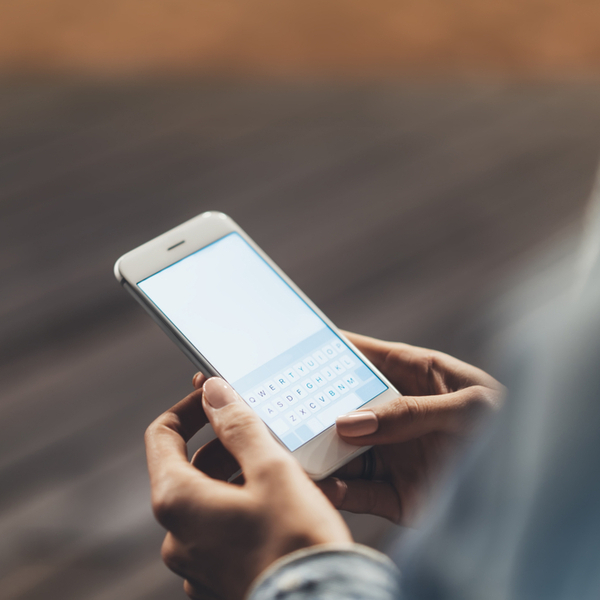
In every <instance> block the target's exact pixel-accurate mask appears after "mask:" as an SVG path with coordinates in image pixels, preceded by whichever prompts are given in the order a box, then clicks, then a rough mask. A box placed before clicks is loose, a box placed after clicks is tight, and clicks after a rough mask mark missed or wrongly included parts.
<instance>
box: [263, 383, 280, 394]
mask: <svg viewBox="0 0 600 600" xmlns="http://www.w3.org/2000/svg"><path fill="white" fill-rule="evenodd" d="M265 387H266V388H267V390H268V391H269V392H270V393H271V394H274V393H275V392H277V391H278V390H279V386H278V385H277V384H276V383H275V382H274V381H267V383H265Z"/></svg>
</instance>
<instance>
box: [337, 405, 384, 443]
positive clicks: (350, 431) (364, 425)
mask: <svg viewBox="0 0 600 600" xmlns="http://www.w3.org/2000/svg"><path fill="white" fill-rule="evenodd" d="M335 425H336V427H337V430H338V433H341V434H342V435H347V436H348V437H359V436H361V435H369V434H370V433H375V432H376V431H377V426H378V422H377V415H376V414H375V413H374V412H373V411H372V410H357V411H355V412H351V413H348V414H347V415H343V416H342V417H338V419H337V420H336V422H335Z"/></svg>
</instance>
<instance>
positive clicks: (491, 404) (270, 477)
mask: <svg viewBox="0 0 600 600" xmlns="http://www.w3.org/2000/svg"><path fill="white" fill-rule="evenodd" d="M347 336H348V337H349V339H350V340H351V341H352V342H353V343H354V344H355V345H356V346H357V347H358V348H359V349H360V350H361V351H362V352H363V353H364V354H365V355H366V356H367V357H368V358H369V359H370V360H371V361H372V362H373V364H375V366H377V367H378V368H379V369H380V370H381V371H382V372H383V373H384V374H385V375H386V377H388V379H389V380H390V381H391V382H392V383H393V384H394V385H395V386H396V387H397V388H398V389H399V391H400V392H401V393H402V394H404V395H403V396H401V397H399V398H397V399H395V400H393V401H391V402H390V403H388V404H386V405H384V406H381V407H377V408H375V409H374V410H373V411H372V413H373V414H374V418H373V416H371V415H370V416H369V419H370V421H371V425H370V427H371V429H373V428H374V429H373V433H369V434H366V435H360V436H356V428H354V429H352V427H350V428H348V427H347V426H346V427H344V424H343V423H341V422H340V423H339V424H338V426H337V427H338V433H339V434H340V435H341V436H342V437H343V438H344V439H345V440H346V441H348V442H349V443H351V444H355V445H374V446H375V450H374V457H375V477H374V480H373V481H365V480H362V479H360V474H361V472H362V470H363V464H364V463H363V460H364V459H363V458H362V457H358V458H357V459H355V460H354V461H352V462H351V463H349V464H348V465H346V466H345V467H344V468H343V469H342V470H340V471H339V472H338V473H337V474H336V477H332V478H329V479H327V480H324V481H322V482H320V483H319V484H315V483H314V482H312V481H311V480H310V479H309V478H308V476H307V475H306V473H305V472H304V471H303V470H302V468H301V467H300V465H299V464H298V463H297V462H296V460H295V459H294V458H293V456H292V455H291V454H290V453H289V452H288V451H287V450H285V449H284V448H283V447H282V446H281V445H280V444H279V443H277V442H276V441H275V439H274V438H273V437H272V436H271V434H270V433H269V430H268V429H267V427H266V426H265V424H264V423H263V422H262V421H261V420H260V418H259V417H258V416H257V415H256V413H254V412H253V411H252V410H251V409H250V408H249V407H248V406H247V405H246V404H245V403H244V401H243V400H241V399H240V398H239V396H237V394H235V392H234V391H233V390H232V389H231V388H230V387H229V386H228V384H226V383H225V382H224V381H222V380H220V379H217V378H212V379H210V380H208V381H206V380H205V378H204V376H202V375H201V374H198V375H196V376H195V377H194V386H195V387H196V391H194V392H192V393H191V394H190V395H189V396H187V397H186V398H184V399H183V400H182V401H181V402H179V403H178V404H176V405H175V406H174V407H172V408H171V409H169V410H168V411H166V412H165V413H164V414H162V415H161V416H160V417H158V419H156V420H155V421H154V422H153V423H152V424H151V425H150V427H149V428H148V430H147V431H146V437H145V440H146V450H147V458H148V468H149V472H150V483H151V489H152V506H153V510H154V514H155V516H156V518H157V520H158V521H159V523H160V524H161V525H162V526H163V527H164V528H165V529H166V530H167V535H166V537H165V541H164V543H163V548H162V556H163V560H164V561H165V563H166V565H167V566H168V567H169V568H170V569H171V570H172V571H174V572H175V573H177V574H178V575H180V576H181V577H183V578H184V580H185V583H184V589H185V591H186V593H187V594H188V595H189V596H190V597H191V598H202V599H212V598H227V599H231V600H236V599H239V598H243V596H244V594H245V593H246V591H247V590H248V588H249V586H250V585H251V583H252V581H253V580H254V579H255V578H256V577H257V576H258V575H259V574H260V573H261V572H262V571H263V570H264V569H265V568H267V567H268V566H269V565H271V564H272V563H273V562H274V561H276V560H277V559H278V558H280V557H282V556H285V555H286V554H288V553H290V552H292V551H294V550H297V549H300V548H306V547H310V546H315V545H319V544H325V543H342V544H343V543H350V542H351V541H352V538H351V535H350V532H349V531H348V528H347V526H346V525H345V523H344V521H343V519H342V518H341V516H340V515H339V513H338V512H337V510H335V508H340V509H344V510H349V511H352V512H362V513H371V514H375V515H380V516H383V517H386V518H388V519H390V520H392V521H394V522H402V523H409V522H412V520H414V516H415V514H416V512H417V511H418V509H419V507H421V506H423V505H424V502H425V498H426V497H427V496H428V495H429V493H430V491H431V489H432V487H433V482H434V481H435V480H436V478H437V476H438V474H439V471H440V470H441V469H442V467H443V465H444V464H447V462H448V461H449V460H450V458H451V456H453V454H454V453H455V451H456V450H457V448H459V447H460V446H461V445H462V444H463V443H464V442H465V440H468V439H469V437H470V436H472V435H473V432H474V430H475V427H476V425H477V423H479V422H480V421H481V417H482V416H483V415H484V414H486V413H489V412H490V411H491V410H493V409H494V408H495V407H496V406H497V405H498V404H499V402H500V398H501V395H502V389H503V388H502V386H501V385H500V384H499V383H498V382H497V381H496V380H495V379H493V378H492V377H490V376H489V375H487V374H486V373H484V372H483V371H481V370H479V369H477V368H475V367H472V366H470V365H468V364H466V363H463V362H461V361H459V360H457V359H455V358H452V357H450V356H448V355H445V354H442V353H440V352H435V351H432V350H426V349H423V348H415V347H413V346H408V345H406V344H398V343H391V342H383V341H380V340H375V339H372V338H368V337H364V336H359V335H356V334H347ZM224 400H226V403H224ZM207 423H210V424H211V425H212V426H213V429H214V430H215V433H216V434H217V438H218V439H216V440H213V441H211V442H209V443H208V444H206V445H205V446H203V447H202V448H200V450H198V452H197V453H196V454H195V455H194V457H193V458H192V460H191V461H189V460H188V456H187V447H186V443H187V441H188V440H189V439H190V438H191V437H192V436H193V435H194V434H195V433H196V432H197V431H199V430H200V429H201V428H202V427H204V426H205V425H206V424H207ZM239 468H241V469H242V470H243V473H244V475H243V477H238V478H237V479H236V480H235V482H234V483H227V480H228V479H230V478H231V476H232V475H233V474H235V473H236V471H237V470H238V469H239ZM334 507H335V508H334Z"/></svg>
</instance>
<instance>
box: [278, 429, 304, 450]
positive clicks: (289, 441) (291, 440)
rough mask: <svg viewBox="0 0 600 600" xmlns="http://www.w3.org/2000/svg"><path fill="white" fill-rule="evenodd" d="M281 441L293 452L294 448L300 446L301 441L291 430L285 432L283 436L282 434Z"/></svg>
mask: <svg viewBox="0 0 600 600" xmlns="http://www.w3.org/2000/svg"><path fill="white" fill-rule="evenodd" d="M281 441H282V442H283V443H284V444H285V445H286V446H287V447H288V448H289V449H290V450H291V451H292V452H293V451H294V450H296V449H297V448H299V447H300V446H302V442H301V441H300V438H299V437H298V436H297V435H296V434H295V433H294V432H293V431H291V432H290V433H287V434H286V435H285V436H283V437H282V438H281Z"/></svg>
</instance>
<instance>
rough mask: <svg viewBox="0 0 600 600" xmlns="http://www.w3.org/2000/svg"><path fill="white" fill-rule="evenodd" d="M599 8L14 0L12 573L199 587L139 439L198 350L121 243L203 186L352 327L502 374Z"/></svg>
mask: <svg viewBox="0 0 600 600" xmlns="http://www.w3.org/2000/svg"><path fill="white" fill-rule="evenodd" d="M599 30H600V4H599V3H598V2H594V1H592V0H574V1H570V2H568V1H566V0H546V1H543V2H542V1H540V0H518V1H517V0H503V1H500V0H489V1H487V2H481V1H476V0H457V1H455V2H446V1H442V0H428V1H423V0H419V1H416V0H401V1H397V2H390V1H387V0H373V1H371V2H358V1H354V0H344V1H341V0H331V1H329V2H326V3H323V2H315V1H312V0H303V1H299V0H288V1H285V2H282V1H281V0H278V1H275V0H251V1H248V2H244V3H242V2H229V1H218V2H217V1H215V0H208V1H205V2H201V3H194V2H190V1H189V0H170V1H168V2H167V1H166V0H145V1H143V2H142V1H141V0H120V1H111V0H105V1H104V2H97V1H95V0H94V1H88V2H84V3H82V2H79V1H75V0H47V1H42V0H19V1H18V2H16V1H5V2H2V3H0V357H1V358H0V597H1V598H2V599H3V600H16V599H19V600H37V599H40V600H41V599H42V598H43V599H44V600H48V599H52V600H54V599H61V600H75V599H77V600H110V599H124V600H162V599H164V600H166V599H167V598H168V599H170V600H171V599H174V598H184V597H185V596H184V593H183V590H182V587H181V581H180V580H179V579H178V578H177V577H176V576H174V575H172V574H171V573H170V572H169V571H168V570H167V569H166V567H164V566H163V565H162V563H161V561H160V557H159V549H160V544H161V541H162V536H163V532H162V531H161V529H160V527H159V526H158V525H157V524H156V523H155V522H154V520H153V518H152V515H151V511H150V506H149V490H148V483H147V475H146V467H145V459H144V449H143V443H142V435H143V432H144V429H145V427H146V426H147V424H148V423H150V421H152V419H153V418H154V417H155V416H156V415H158V414H159V413H160V412H162V411H163V410H165V409H166V408H167V407H169V406H170V405H172V404H173V403H174V402H176V401H177V400H179V399H180V398H181V397H182V396H184V395H185V394H187V393H188V392H189V391H190V390H191V377H192V375H193V373H194V369H193V368H192V366H191V365H190V364H189V363H188V361H187V360H186V359H185V357H184V356H183V355H182V354H181V353H180V352H179V351H178V350H177V348H176V347H175V346H173V344H172V343H171V342H170V341H169V340H168V339H167V338H166V337H165V336H164V335H163V334H162V333H161V332H160V331H159V330H158V328H157V327H156V326H155V325H154V324H153V323H152V322H151V321H150V319H149V318H148V317H146V316H145V315H144V314H143V313H142V311H141V309H139V308H138V306H137V305H136V304H135V303H134V302H133V301H132V300H131V299H130V298H129V297H127V296H126V294H125V292H124V291H123V290H122V289H120V287H119V286H118V285H117V283H116V282H115V280H114V278H113V274H112V265H113V263H114V261H115V260H116V258H117V257H118V256H120V255H121V254H122V253H124V252H126V251H128V250H130V249H131V248H133V247H134V246H136V245H138V244H140V243H143V242H145V241H147V240H148V239H149V238H151V237H153V236H155V235H157V234H159V233H162V232H163V231H165V230H166V229H168V228H170V227H173V226H175V225H177V224H178V223H180V222H181V221H183V220H185V219H188V218H190V217H192V216H194V215H196V214H198V213H200V212H202V211H204V210H208V209H216V210H221V211H224V212H226V213H228V214H230V215H231V216H232V217H233V218H234V219H235V220H236V221H238V223H240V225H242V227H244V228H245V229H246V230H247V231H248V232H249V233H250V235H251V236H252V237H253V238H254V239H255V240H256V241H257V242H258V243H259V244H260V245H261V246H262V247H263V248H264V249H265V250H266V251H267V253H268V254H270V255H271V257H272V258H273V259H274V260H275V261H276V262H277V263H279V265H280V266H281V267H282V268H283V269H284V270H285V271H286V272H287V273H288V274H289V275H290V276H291V277H292V279H294V280H295V281H296V282H297V283H298V284H299V286H300V287H301V288H302V289H304V291H305V292H306V293H307V294H308V295H309V296H310V297H311V298H312V299H313V300H314V301H315V302H316V303H317V305H319V306H320V307H321V308H322V309H323V310H324V312H325V313H326V314H328V315H329V316H330V317H331V318H332V320H333V321H334V322H335V323H336V324H338V325H339V326H340V327H343V328H347V329H351V330H355V331H359V332H361V333H364V334H369V335H373V336H378V337H382V338H387V339H394V340H402V341H406V342H409V343H413V344H419V345H424V346H430V347H434V348H438V349H441V350H444V351H446V352H449V353H451V354H454V355H456V356H458V357H460V358H462V359H464V360H467V361H470V362H473V363H475V364H477V365H479V366H481V367H483V368H486V369H490V370H491V371H492V372H495V371H494V370H495V366H494V364H495V363H494V356H495V354H496V352H497V350H496V349H497V348H498V347H499V345H501V340H502V339H503V337H505V336H506V335H507V332H508V331H510V330H511V327H512V328H514V327H518V323H517V325H514V306H515V305H519V306H520V307H522V306H523V304H524V303H525V304H526V305H527V306H529V307H530V309H531V310H535V309H536V307H537V306H538V301H539V298H540V297H541V296H543V295H545V294H547V293H548V291H549V290H550V291H552V290H554V291H556V288H557V286H558V285H559V284H558V283H557V279H556V277H555V276H554V274H555V273H556V272H557V269H558V270H560V269H561V268H563V269H566V268H568V266H569V265H570V264H571V260H572V255H573V251H574V249H575V248H576V246H577V240H578V237H579V235H580V233H581V225H582V216H583V213H584V209H585V205H586V200H587V197H588V194H589V191H590V189H591V186H592V182H593V178H594V173H595V170H596V166H597V163H598V158H599V154H600V153H599V150H600V36H598V31H599ZM511 323H512V325H511ZM209 435H210V434H208V433H204V434H203V435H202V436H198V438H199V439H195V440H194V441H193V444H192V445H193V446H198V445H199V444H200V443H202V442H203V441H205V440H206V439H207V437H208V436H209ZM347 517H348V520H349V522H350V525H351V527H352V529H353V531H354V534H355V536H356V539H357V540H358V541H361V542H363V543H367V544H371V545H373V546H375V547H381V546H382V545H385V540H386V536H387V535H388V534H389V530H390V525H388V524H387V523H385V522H384V521H381V520H380V519H377V518H370V517H360V516H355V515H347Z"/></svg>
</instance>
